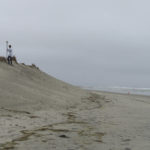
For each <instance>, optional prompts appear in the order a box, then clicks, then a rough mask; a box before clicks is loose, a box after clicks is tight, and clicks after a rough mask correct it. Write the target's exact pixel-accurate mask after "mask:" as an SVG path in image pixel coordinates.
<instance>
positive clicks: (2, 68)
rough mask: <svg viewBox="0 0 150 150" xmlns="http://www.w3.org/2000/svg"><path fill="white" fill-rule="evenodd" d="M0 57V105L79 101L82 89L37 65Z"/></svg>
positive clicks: (34, 107) (21, 107) (26, 107)
mask: <svg viewBox="0 0 150 150" xmlns="http://www.w3.org/2000/svg"><path fill="white" fill-rule="evenodd" d="M13 64H14V65H13V66H9V65H8V64H7V63H5V61H0V107H1V108H2V107H4V108H5V107H6V108H11V109H12V108H14V109H17V110H41V109H49V108H55V109H62V108H67V107H68V106H70V105H72V104H75V103H78V102H79V101H80V100H81V96H83V95H84V94H85V91H83V90H81V89H79V88H77V87H74V86H72V85H69V84H67V83H64V82H62V81H60V80H57V79H55V78H54V77H52V76H49V75H47V74H46V73H44V72H42V71H40V70H39V69H38V68H36V66H34V65H32V66H27V65H24V64H17V63H13Z"/></svg>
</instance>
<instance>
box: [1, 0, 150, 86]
mask: <svg viewBox="0 0 150 150" xmlns="http://www.w3.org/2000/svg"><path fill="white" fill-rule="evenodd" d="M149 6H150V1H149V0H0V52H1V55H5V41H6V40H8V41H10V43H11V44H12V45H13V49H14V53H15V55H16V56H17V58H18V60H19V61H20V62H25V63H27V64H31V63H35V64H37V65H38V66H39V67H40V68H41V69H42V70H43V71H45V72H47V73H49V74H51V75H53V76H55V77H57V78H59V79H61V80H64V81H67V82H69V83H72V84H75V85H82V86H100V87H103V86H130V87H150V80H149V77H150V19H149V14H150V9H149Z"/></svg>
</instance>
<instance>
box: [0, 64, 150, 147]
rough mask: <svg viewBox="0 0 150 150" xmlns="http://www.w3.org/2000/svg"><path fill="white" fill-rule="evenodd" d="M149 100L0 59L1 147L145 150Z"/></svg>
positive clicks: (148, 136)
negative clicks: (91, 88)
mask: <svg viewBox="0 0 150 150" xmlns="http://www.w3.org/2000/svg"><path fill="white" fill-rule="evenodd" d="M149 113H150V98H149V97H147V96H138V95H125V94H113V93H104V92H98V91H86V90H82V89H80V88H78V87H74V86H72V85H69V84H66V83H64V82H62V81H59V80H57V79H55V78H53V77H51V76H48V75H47V74H45V73H43V72H41V71H40V70H38V69H37V68H35V67H29V66H25V65H21V64H14V66H8V65H7V64H5V63H2V62H0V150H34V149H36V150H100V149H101V150H141V149H142V150H149V149H150V142H149V141H150V130H149V129H150V115H149Z"/></svg>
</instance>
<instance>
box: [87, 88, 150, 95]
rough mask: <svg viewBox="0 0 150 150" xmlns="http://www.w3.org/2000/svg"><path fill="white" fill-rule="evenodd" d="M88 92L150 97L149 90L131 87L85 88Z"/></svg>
mask: <svg viewBox="0 0 150 150" xmlns="http://www.w3.org/2000/svg"><path fill="white" fill-rule="evenodd" d="M86 89H90V90H100V91H104V92H113V93H123V94H137V95H147V96H150V88H133V87H117V86H116V87H105V88H103V87H86Z"/></svg>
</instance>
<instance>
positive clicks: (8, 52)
mask: <svg viewBox="0 0 150 150" xmlns="http://www.w3.org/2000/svg"><path fill="white" fill-rule="evenodd" d="M12 57H13V51H12V47H11V45H9V46H8V48H7V61H8V64H9V65H12Z"/></svg>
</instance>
